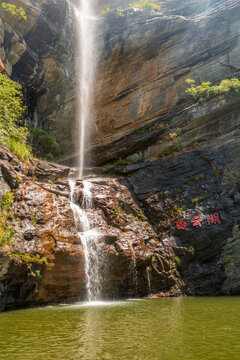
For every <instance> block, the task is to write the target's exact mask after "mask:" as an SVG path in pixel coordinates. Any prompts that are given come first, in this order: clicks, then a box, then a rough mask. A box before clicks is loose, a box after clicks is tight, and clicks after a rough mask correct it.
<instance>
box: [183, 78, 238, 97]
mask: <svg viewBox="0 0 240 360" xmlns="http://www.w3.org/2000/svg"><path fill="white" fill-rule="evenodd" d="M186 83H187V84H188V85H189V86H190V87H189V88H188V89H187V90H186V93H187V94H188V95H191V96H192V97H193V98H194V99H195V100H202V99H204V98H208V97H210V96H211V95H216V94H227V93H231V92H238V91H239V90H240V81H239V80H238V79H237V78H232V79H224V80H222V81H221V82H220V84H219V85H212V83H211V82H210V81H207V82H203V83H201V85H198V86H196V82H195V80H193V79H187V80H186Z"/></svg>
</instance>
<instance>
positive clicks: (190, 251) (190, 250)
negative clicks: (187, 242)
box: [188, 246, 195, 255]
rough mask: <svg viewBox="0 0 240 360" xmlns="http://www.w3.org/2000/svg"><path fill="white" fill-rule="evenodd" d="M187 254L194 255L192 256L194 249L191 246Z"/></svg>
mask: <svg viewBox="0 0 240 360" xmlns="http://www.w3.org/2000/svg"><path fill="white" fill-rule="evenodd" d="M188 252H189V253H190V254H191V255H194V254H195V250H194V247H193V246H189V248H188Z"/></svg>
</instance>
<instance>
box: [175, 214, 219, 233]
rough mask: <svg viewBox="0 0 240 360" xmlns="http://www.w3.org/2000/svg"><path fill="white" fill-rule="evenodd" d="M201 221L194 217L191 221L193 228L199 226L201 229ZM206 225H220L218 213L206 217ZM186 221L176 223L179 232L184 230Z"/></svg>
mask: <svg viewBox="0 0 240 360" xmlns="http://www.w3.org/2000/svg"><path fill="white" fill-rule="evenodd" d="M202 222H203V219H200V218H199V216H194V219H193V220H192V221H191V223H192V224H193V226H194V227H195V226H199V227H202V225H203V223H202ZM207 223H208V225H216V224H221V221H220V216H219V213H215V214H213V215H208V217H207ZM186 224H187V223H186V221H184V220H182V219H180V220H178V221H177V223H176V225H177V228H178V229H179V230H184V229H185V228H186Z"/></svg>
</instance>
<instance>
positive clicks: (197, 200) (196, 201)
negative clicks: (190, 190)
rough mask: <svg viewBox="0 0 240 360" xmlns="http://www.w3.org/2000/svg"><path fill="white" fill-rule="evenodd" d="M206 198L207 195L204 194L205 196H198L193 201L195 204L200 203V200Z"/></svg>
mask: <svg viewBox="0 0 240 360" xmlns="http://www.w3.org/2000/svg"><path fill="white" fill-rule="evenodd" d="M206 198H207V196H206V195H204V196H199V197H196V198H195V199H192V200H191V202H192V203H193V204H198V203H199V202H200V201H203V200H205V199H206Z"/></svg>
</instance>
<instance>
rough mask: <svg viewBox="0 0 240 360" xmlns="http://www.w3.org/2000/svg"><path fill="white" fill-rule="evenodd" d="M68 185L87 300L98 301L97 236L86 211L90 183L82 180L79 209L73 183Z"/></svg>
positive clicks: (89, 200)
mask: <svg viewBox="0 0 240 360" xmlns="http://www.w3.org/2000/svg"><path fill="white" fill-rule="evenodd" d="M69 185H70V191H71V192H70V194H71V198H70V199H71V209H72V211H73V214H74V220H75V226H76V230H77V232H78V236H79V238H80V239H81V242H82V245H83V250H84V260H85V274H86V291H87V300H88V301H94V300H99V299H100V297H101V285H100V284H101V278H100V265H101V264H100V257H99V252H100V248H99V247H100V245H99V243H98V239H99V234H98V231H97V229H96V228H95V227H94V224H93V223H92V222H91V221H90V219H89V217H88V215H87V210H88V209H90V208H91V207H92V197H91V191H90V189H91V183H90V182H89V181H88V180H83V197H82V203H81V207H80V206H78V205H77V204H76V203H75V198H74V190H75V181H73V180H70V181H69Z"/></svg>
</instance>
